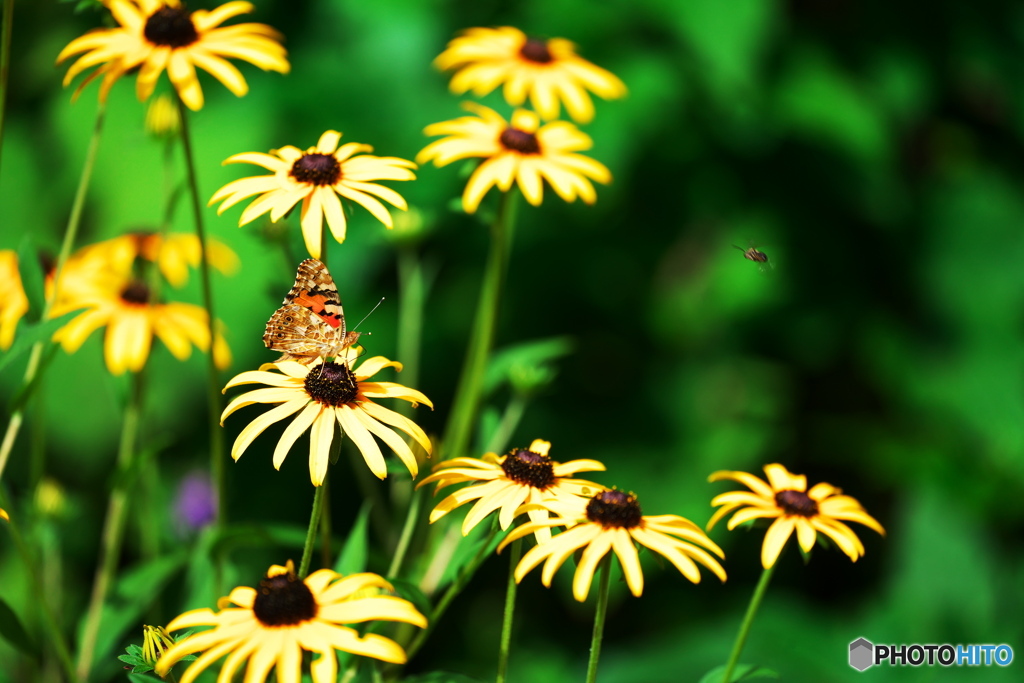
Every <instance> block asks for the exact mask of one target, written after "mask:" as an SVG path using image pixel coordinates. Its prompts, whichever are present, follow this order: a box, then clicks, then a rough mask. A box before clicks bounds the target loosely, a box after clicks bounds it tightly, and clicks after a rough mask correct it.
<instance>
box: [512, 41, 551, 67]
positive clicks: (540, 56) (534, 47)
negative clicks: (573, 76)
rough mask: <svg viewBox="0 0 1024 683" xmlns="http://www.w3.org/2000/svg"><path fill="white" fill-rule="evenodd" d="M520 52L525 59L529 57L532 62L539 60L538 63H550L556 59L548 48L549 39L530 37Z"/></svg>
mask: <svg viewBox="0 0 1024 683" xmlns="http://www.w3.org/2000/svg"><path fill="white" fill-rule="evenodd" d="M519 54H521V55H522V56H523V58H524V59H528V60H529V61H531V62H537V63H538V64H550V63H551V62H553V61H554V60H555V58H554V57H552V56H551V51H550V50H548V41H546V40H543V39H541V38H529V39H527V41H526V42H525V43H523V46H522V47H521V48H519Z"/></svg>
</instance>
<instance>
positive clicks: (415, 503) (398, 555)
mask: <svg viewBox="0 0 1024 683" xmlns="http://www.w3.org/2000/svg"><path fill="white" fill-rule="evenodd" d="M424 495H426V492H425V491H420V490H419V489H413V491H412V493H411V494H410V497H409V508H408V509H407V510H406V513H405V523H404V524H403V525H402V535H401V536H399V537H398V546H397V547H396V548H395V554H394V557H392V558H391V565H390V566H389V567H388V577H389V578H397V577H398V572H400V571H401V570H402V563H403V562H405V554H406V553H407V552H408V551H409V543H410V542H411V541H412V533H413V531H414V530H415V529H416V522H418V521H419V516H420V508H422V507H423V496H424Z"/></svg>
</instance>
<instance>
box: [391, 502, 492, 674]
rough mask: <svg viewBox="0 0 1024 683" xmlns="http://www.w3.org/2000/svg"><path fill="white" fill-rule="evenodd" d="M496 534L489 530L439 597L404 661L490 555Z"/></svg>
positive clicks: (409, 657) (424, 639)
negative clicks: (473, 554) (469, 559)
mask: <svg viewBox="0 0 1024 683" xmlns="http://www.w3.org/2000/svg"><path fill="white" fill-rule="evenodd" d="M495 519H497V518H495ZM496 533H498V529H497V526H494V527H492V528H491V533H490V534H488V535H487V538H486V539H485V540H484V542H483V543H482V544H481V545H480V549H479V550H477V551H476V555H475V556H474V557H473V559H472V561H470V563H469V564H468V565H466V567H465V568H464V569H463V570H462V571H461V572H460V573H459V576H458V577H457V578H456V579H455V580H454V581H452V584H451V585H450V586H448V590H446V591H445V593H444V595H443V596H441V599H440V600H439V601H438V603H437V606H436V607H435V608H434V609H433V611H432V612H431V613H430V619H429V621H428V623H427V627H426V628H425V629H422V630H421V631H420V632H419V633H417V634H416V638H414V639H413V641H412V643H411V644H410V645H409V647H408V648H406V650H405V653H406V658H407V659H406V661H410V660H412V658H413V655H415V654H416V653H417V652H419V649H420V648H421V647H423V643H425V642H426V640H427V638H428V637H430V634H431V633H432V632H433V630H434V628H435V627H436V626H437V622H438V621H440V620H441V617H442V616H443V615H444V613H445V611H446V610H447V609H448V606H449V605H450V604H451V603H452V600H454V599H455V597H456V596H457V595H458V594H459V593H461V592H462V589H463V588H465V587H466V585H467V584H469V582H470V580H471V579H472V578H473V575H474V574H476V570H477V569H479V568H480V565H481V564H483V562H484V560H485V559H487V556H488V555H490V552H489V550H490V547H491V542H492V541H493V540H494V535H495V534H496Z"/></svg>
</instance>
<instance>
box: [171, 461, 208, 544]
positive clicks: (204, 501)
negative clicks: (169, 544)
mask: <svg viewBox="0 0 1024 683" xmlns="http://www.w3.org/2000/svg"><path fill="white" fill-rule="evenodd" d="M174 511H175V514H176V517H177V520H178V527H179V529H180V530H181V531H183V532H186V533H187V532H191V531H198V530H200V529H202V528H203V527H204V526H206V525H208V524H212V523H213V521H214V520H215V519H216V518H217V495H216V493H214V491H213V486H212V485H211V484H210V479H209V477H208V476H207V474H206V473H205V472H201V471H198V470H197V471H194V472H190V473H189V474H187V475H186V476H185V478H184V479H182V480H181V483H180V484H179V485H178V495H177V496H175V499H174Z"/></svg>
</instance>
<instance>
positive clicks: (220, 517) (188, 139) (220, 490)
mask: <svg viewBox="0 0 1024 683" xmlns="http://www.w3.org/2000/svg"><path fill="white" fill-rule="evenodd" d="M177 100H178V113H179V114H180V118H181V147H182V149H183V150H184V152H185V167H186V169H187V172H188V187H189V190H190V192H189V194H191V196H192V215H193V219H194V222H195V224H196V236H197V237H198V238H199V275H200V278H201V280H202V288H203V308H205V309H206V323H207V329H208V331H209V335H210V347H209V349H207V351H208V352H207V354H206V359H207V387H206V389H207V400H208V402H209V406H208V412H209V427H210V477H211V478H212V479H213V489H214V491H215V492H216V498H217V523H218V524H220V525H222V526H223V525H224V524H225V523H226V522H227V515H226V511H227V485H226V483H225V468H224V433H223V431H222V430H221V427H220V412H221V403H222V401H221V393H220V378H219V375H218V372H217V363H216V361H215V360H214V354H213V349H214V346H215V344H214V341H215V340H216V339H217V317H216V315H215V314H214V309H213V286H212V285H211V283H210V258H209V253H208V247H209V245H208V244H207V239H206V227H205V225H204V223H203V202H202V200H201V199H200V197H199V180H198V179H197V177H196V163H195V155H194V154H193V152H192V136H191V133H190V132H189V123H188V117H189V112H188V109H187V108H186V107H185V104H184V103H183V102H182V101H181V98H180V97H178V98H177Z"/></svg>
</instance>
